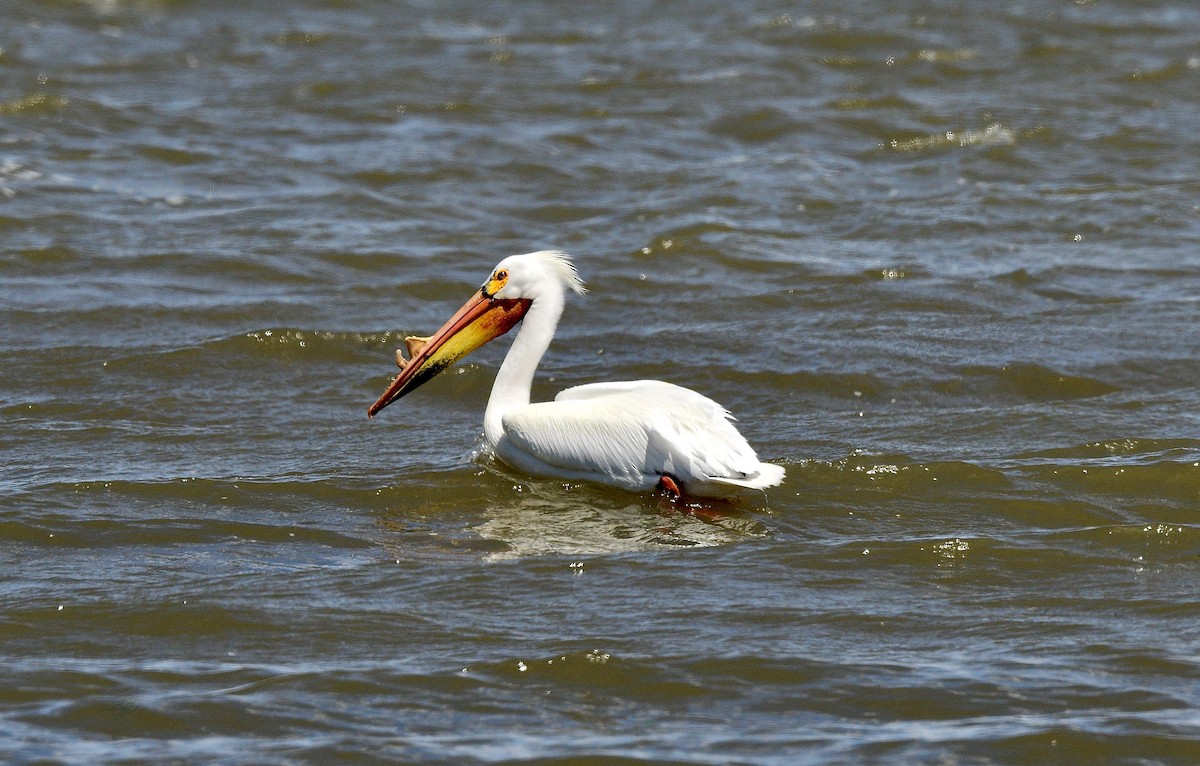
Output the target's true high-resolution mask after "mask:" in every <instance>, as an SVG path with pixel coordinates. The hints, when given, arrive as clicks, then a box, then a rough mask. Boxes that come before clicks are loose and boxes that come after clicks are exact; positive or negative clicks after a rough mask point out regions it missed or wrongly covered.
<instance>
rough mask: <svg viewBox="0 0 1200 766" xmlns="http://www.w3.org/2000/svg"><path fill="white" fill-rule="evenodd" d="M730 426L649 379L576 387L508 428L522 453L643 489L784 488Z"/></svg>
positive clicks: (715, 410) (713, 410)
mask: <svg viewBox="0 0 1200 766" xmlns="http://www.w3.org/2000/svg"><path fill="white" fill-rule="evenodd" d="M730 420H731V417H730V415H729V413H728V412H727V411H726V410H725V408H723V407H721V405H719V404H717V403H716V402H714V401H713V400H711V399H709V398H708V397H706V396H703V395H701V394H698V393H696V392H695V391H692V390H690V389H686V388H683V387H681V386H676V385H673V384H670V383H664V382H662V381H657V380H649V381H629V382H618V383H594V384H590V385H585V386H577V387H575V388H569V389H567V390H565V391H563V392H561V393H560V394H559V395H558V396H557V397H555V400H554V401H553V402H541V403H538V404H531V405H529V406H527V407H521V408H519V409H517V410H514V411H512V412H510V413H507V414H506V415H505V416H504V429H505V433H506V434H507V435H508V436H509V438H510V439H512V441H513V443H514V444H515V445H516V446H518V447H519V448H520V449H522V450H524V451H525V452H527V453H529V454H530V455H533V456H535V457H536V458H538V459H539V460H541V461H543V462H545V463H547V464H549V465H551V466H554V467H556V468H559V469H563V470H567V471H576V472H598V473H602V474H605V475H608V476H612V477H614V478H618V479H621V480H623V481H627V482H637V481H640V482H642V483H645V482H646V481H647V480H648V479H653V480H657V477H658V476H660V475H662V474H671V475H672V476H675V477H677V478H679V479H681V480H682V481H684V482H685V483H688V482H692V483H696V482H701V483H707V482H710V481H711V482H716V483H727V484H732V485H736V486H751V487H753V486H769V485H768V484H763V483H762V482H763V480H766V479H774V480H773V481H771V482H770V483H771V484H777V483H778V480H781V479H782V473H783V472H782V469H780V468H778V467H777V466H766V468H769V469H775V470H768V471H763V470H761V469H762V468H763V467H764V466H763V464H761V463H760V462H759V460H758V456H757V455H756V454H755V452H754V449H753V448H751V447H750V445H749V444H748V443H747V442H746V440H745V439H744V438H743V437H742V435H741V434H740V433H738V431H737V429H736V428H734V426H733V424H732V423H731V422H730ZM650 483H651V485H652V484H653V481H651V482H650Z"/></svg>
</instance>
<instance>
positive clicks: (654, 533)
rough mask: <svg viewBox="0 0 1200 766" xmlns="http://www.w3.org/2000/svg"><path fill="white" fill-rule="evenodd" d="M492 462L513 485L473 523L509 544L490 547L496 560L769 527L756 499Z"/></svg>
mask: <svg viewBox="0 0 1200 766" xmlns="http://www.w3.org/2000/svg"><path fill="white" fill-rule="evenodd" d="M484 470H485V472H486V473H487V474H488V475H490V476H492V477H494V478H495V479H496V480H497V481H502V482H506V483H507V484H508V485H509V486H510V487H511V490H510V491H509V492H508V493H507V494H501V495H500V496H498V497H497V498H496V499H495V501H494V502H493V503H492V504H490V505H489V507H488V508H487V509H486V510H485V511H484V515H485V516H486V517H487V518H486V519H485V520H484V521H483V522H482V523H479V524H477V525H475V526H473V527H472V530H473V531H474V532H475V533H476V534H478V535H479V536H480V537H481V538H483V539H485V540H493V541H497V542H502V543H503V544H504V545H505V549H504V550H500V551H496V552H493V553H490V554H489V555H488V558H489V559H493V560H500V559H510V558H518V557H522V556H538V555H547V554H566V555H595V554H605V553H622V552H627V551H641V550H655V549H676V548H690V547H710V546H714V545H725V544H728V543H733V542H738V541H740V540H745V539H748V538H752V537H763V536H766V535H767V534H768V530H767V527H766V526H765V525H764V524H763V523H762V522H761V521H759V520H758V519H757V518H756V516H755V510H756V509H755V506H753V505H746V504H742V505H734V504H730V503H719V504H703V505H701V504H677V503H673V502H671V501H670V500H668V499H667V498H666V497H663V496H659V495H652V494H645V495H638V494H631V493H628V492H620V491H615V490H608V489H606V488H603V487H594V486H591V485H585V484H575V483H567V482H562V481H556V480H536V479H529V478H524V477H520V476H516V475H514V474H513V473H511V472H510V471H508V469H507V468H505V467H504V466H503V465H501V464H498V463H496V462H495V461H486V462H485V463H484ZM759 509H760V510H761V506H760V508H759Z"/></svg>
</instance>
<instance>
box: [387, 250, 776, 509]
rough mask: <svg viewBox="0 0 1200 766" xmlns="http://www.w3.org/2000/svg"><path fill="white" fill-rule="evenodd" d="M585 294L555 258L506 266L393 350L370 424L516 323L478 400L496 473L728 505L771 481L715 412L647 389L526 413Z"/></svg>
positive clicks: (690, 397) (590, 390)
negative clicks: (510, 470)
mask: <svg viewBox="0 0 1200 766" xmlns="http://www.w3.org/2000/svg"><path fill="white" fill-rule="evenodd" d="M568 290H572V291H574V292H576V293H578V294H580V295H582V294H583V293H584V292H585V291H586V290H585V288H584V286H583V281H582V280H580V278H579V275H578V274H577V273H576V271H575V267H574V265H572V263H571V259H570V257H569V256H568V255H567V254H566V253H562V252H558V251H554V250H543V251H540V252H537V253H528V254H526V255H513V256H509V257H508V258H505V259H504V260H502V261H500V263H499V264H497V265H496V268H495V269H493V270H492V274H491V276H490V277H488V279H487V281H486V282H484V283H483V286H482V287H481V288H480V289H479V290H478V291H477V292H476V293H475V295H474V296H472V297H471V299H470V300H469V301H467V303H466V305H464V306H463V307H462V308H461V309H459V310H458V313H456V314H455V315H454V316H453V317H451V318H450V321H448V322H446V324H445V325H443V326H442V328H441V329H440V330H438V331H437V332H436V333H434V334H433V335H432V336H430V337H428V338H406V339H405V343H406V345H407V346H408V351H409V353H410V354H411V355H412V359H411V360H405V358H404V354H403V352H402V351H401V350H399V349H397V350H396V362H397V364H399V365H400V368H401V369H400V374H399V375H397V376H396V379H395V380H394V381H392V384H391V385H390V386H388V389H387V391H384V392H383V396H380V397H379V399H378V401H376V402H375V403H374V404H372V405H371V407H370V409H369V410H367V414H368V415H371V416H374V415H375V413H377V412H379V411H380V410H382V409H383V408H384V407H386V406H388V405H389V404H391V403H392V402H394V401H396V400H397V399H399V398H400V397H402V396H404V395H405V394H407V393H409V392H411V391H412V390H414V389H415V388H417V387H418V386H420V385H421V384H423V383H425V382H426V381H427V380H429V379H430V378H432V377H433V376H435V375H437V374H438V373H439V372H441V371H442V370H444V369H446V367H448V366H450V365H451V364H453V363H454V362H456V361H458V360H459V359H461V358H462V357H464V356H466V355H467V354H469V353H470V352H472V351H474V350H475V349H477V348H479V347H480V346H482V345H483V344H484V343H487V342H488V341H489V340H492V339H493V338H497V337H499V336H501V335H503V334H504V333H506V332H508V331H509V330H511V329H512V328H513V327H514V326H515V325H516V324H517V322H520V321H521V320H522V319H524V322H523V323H522V325H521V329H520V331H519V332H518V333H517V339H516V340H515V341H513V344H512V348H510V349H509V351H508V356H506V357H505V359H504V363H503V364H502V365H500V371H499V372H498V373H497V374H496V382H495V383H494V384H493V386H492V395H491V398H490V399H488V405H487V412H486V414H485V415H484V419H483V434H484V439H485V440H486V441H487V444H488V446H489V447H490V448H491V449H492V450H493V451H494V452H495V454H496V456H497V457H499V458H500V459H501V460H503V461H504V462H505V463H508V464H509V465H511V466H513V467H515V468H517V469H519V470H521V471H525V472H527V473H530V474H534V475H536V476H544V477H553V478H563V479H570V480H582V481H591V482H598V483H600V484H608V485H611V486H616V487H622V488H624V489H630V490H635V491H644V490H648V489H653V488H655V487H659V488H662V489H665V490H667V491H669V492H671V493H672V494H674V495H676V496H679V495H680V494H682V495H687V496H695V497H732V496H735V495H737V494H738V492H739V491H740V490H744V489H762V488H765V487H773V486H775V485H777V484H779V483H780V482H781V481H783V474H784V470H783V467H782V466H778V465H772V464H770V463H763V462H760V461H759V459H758V456H757V455H756V454H755V453H754V450H753V448H751V447H750V445H749V444H748V443H747V442H746V440H745V439H744V438H743V437H742V435H741V434H740V433H738V431H737V429H736V428H734V427H733V424H732V423H730V420H731V416H730V414H729V412H728V411H726V410H725V408H724V407H722V406H721V405H719V404H717V403H716V402H714V401H713V400H712V399H709V398H708V397H706V396H702V395H700V394H698V393H696V392H695V391H692V390H689V389H686V388H682V387H680V386H676V385H673V384H671V383H664V382H662V381H658V380H634V381H628V382H622V383H592V384H589V385H585V386H576V387H575V388H568V389H567V390H565V391H563V392H561V393H560V394H559V395H558V396H556V397H554V401H552V402H538V403H536V404H531V403H530V402H529V392H530V388H531V387H532V385H533V373H534V371H535V370H536V369H537V366H538V362H539V361H541V358H542V355H543V354H545V353H546V349H547V348H549V346H550V339H551V338H552V337H553V336H554V330H555V328H556V327H557V326H558V320H559V318H560V317H561V316H562V311H563V305H564V303H565V302H566V295H567V291H568Z"/></svg>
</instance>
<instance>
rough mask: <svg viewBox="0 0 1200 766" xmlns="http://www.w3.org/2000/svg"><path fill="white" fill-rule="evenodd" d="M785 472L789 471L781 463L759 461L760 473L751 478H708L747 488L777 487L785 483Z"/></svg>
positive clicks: (715, 481)
mask: <svg viewBox="0 0 1200 766" xmlns="http://www.w3.org/2000/svg"><path fill="white" fill-rule="evenodd" d="M785 473H787V472H786V471H785V470H784V468H783V466H781V465H774V464H773V463H759V464H758V473H757V474H756V475H754V476H751V477H749V478H745V479H733V478H729V477H726V476H710V477H708V480H709V481H711V482H712V483H714V484H728V485H729V486H732V487H744V488H746V489H766V488H767V487H775V486H778V485H779V484H781V483H783V477H784V474H785Z"/></svg>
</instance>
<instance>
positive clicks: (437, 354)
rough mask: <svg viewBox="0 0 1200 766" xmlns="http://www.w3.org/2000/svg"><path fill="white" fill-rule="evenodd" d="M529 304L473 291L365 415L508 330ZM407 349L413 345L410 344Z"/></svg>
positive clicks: (514, 324)
mask: <svg viewBox="0 0 1200 766" xmlns="http://www.w3.org/2000/svg"><path fill="white" fill-rule="evenodd" d="M530 303H531V301H529V300H526V299H523V298H522V299H517V300H499V299H496V298H489V297H488V295H487V292H486V287H485V289H482V290H479V291H478V292H476V293H475V295H474V296H472V298H471V300H469V301H467V302H466V304H465V305H464V306H463V307H462V308H461V309H459V310H458V311H457V312H456V313H455V314H454V316H452V317H450V321H448V322H446V324H444V325H442V328H441V329H440V330H438V331H437V332H436V333H434V334H433V335H432V336H430V338H429V340H428V342H427V343H425V345H424V346H422V347H420V350H418V351H417V352H416V353H415V354H413V358H412V359H411V360H409V361H408V362H407V363H405V364H404V367H403V368H402V369H401V370H400V374H399V375H397V376H396V379H395V380H393V381H392V384H391V385H390V386H388V389H387V390H386V391H384V392H383V395H382V396H380V397H379V399H377V400H376V402H375V403H374V404H372V405H371V407H370V409H368V410H367V415H368V416H374V415H375V413H377V412H379V411H380V410H382V409H383V408H384V407H386V406H388V405H389V404H391V403H392V402H394V401H396V400H397V399H399V398H400V397H402V396H404V395H405V394H407V393H409V392H411V391H413V390H415V389H416V388H417V387H419V386H420V385H421V384H423V383H425V382H426V381H428V380H429V379H430V378H432V377H434V376H435V375H437V374H438V373H439V372H441V371H442V370H444V369H446V368H447V367H449V366H450V365H452V364H454V363H455V362H457V361H458V360H459V359H462V358H463V357H464V356H466V355H467V354H469V353H471V352H472V351H474V350H475V349H477V348H479V347H480V346H482V345H483V344H485V343H487V342H488V341H490V340H493V339H495V338H498V337H500V336H501V335H503V334H504V333H506V332H508V331H509V330H511V329H512V328H513V327H514V326H516V324H517V322H520V321H521V318H522V317H524V316H525V312H526V311H528V310H529V306H530ZM409 348H410V349H412V348H414V346H413V345H412V344H410V345H409Z"/></svg>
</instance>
